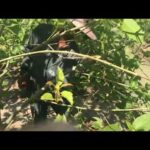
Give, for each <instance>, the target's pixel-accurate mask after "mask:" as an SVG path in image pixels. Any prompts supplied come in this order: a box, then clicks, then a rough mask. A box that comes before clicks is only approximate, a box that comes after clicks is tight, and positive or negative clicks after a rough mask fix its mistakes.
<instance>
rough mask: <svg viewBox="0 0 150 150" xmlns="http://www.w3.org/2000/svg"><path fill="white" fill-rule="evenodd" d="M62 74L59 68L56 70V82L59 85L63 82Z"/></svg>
mask: <svg viewBox="0 0 150 150" xmlns="http://www.w3.org/2000/svg"><path fill="white" fill-rule="evenodd" d="M64 79H65V77H64V73H63V71H62V69H61V68H60V67H58V68H57V75H56V82H57V83H58V84H59V85H61V84H62V83H63V82H64Z"/></svg>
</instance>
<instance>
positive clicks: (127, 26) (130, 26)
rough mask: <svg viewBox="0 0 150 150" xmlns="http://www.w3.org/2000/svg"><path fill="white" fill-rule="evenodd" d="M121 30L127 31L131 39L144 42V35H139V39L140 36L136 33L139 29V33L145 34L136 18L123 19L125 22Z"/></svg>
mask: <svg viewBox="0 0 150 150" xmlns="http://www.w3.org/2000/svg"><path fill="white" fill-rule="evenodd" d="M121 30H122V31H124V32H127V33H126V34H127V36H128V37H129V38H130V39H132V40H134V41H136V42H140V41H141V42H143V39H144V35H138V34H137V35H138V37H139V39H140V40H139V39H138V37H137V35H136V33H137V32H138V31H139V33H140V34H144V32H143V31H140V30H141V28H140V26H139V25H138V24H137V23H136V21H135V20H133V19H124V20H123V24H122V26H121Z"/></svg>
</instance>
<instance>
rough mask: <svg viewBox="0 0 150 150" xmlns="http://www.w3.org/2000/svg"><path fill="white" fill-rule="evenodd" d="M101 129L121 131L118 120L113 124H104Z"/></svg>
mask: <svg viewBox="0 0 150 150" xmlns="http://www.w3.org/2000/svg"><path fill="white" fill-rule="evenodd" d="M102 130H103V131H122V130H121V127H120V124H119V123H118V122H117V123H114V124H110V125H108V126H106V127H105V128H103V129H102Z"/></svg>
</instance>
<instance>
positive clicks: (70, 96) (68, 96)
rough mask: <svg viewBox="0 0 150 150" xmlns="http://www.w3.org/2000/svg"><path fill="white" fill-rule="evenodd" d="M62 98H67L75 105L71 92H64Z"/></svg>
mask: <svg viewBox="0 0 150 150" xmlns="http://www.w3.org/2000/svg"><path fill="white" fill-rule="evenodd" d="M61 96H62V97H64V98H66V100H67V101H68V102H69V103H70V104H71V105H73V94H72V92H70V91H62V92H61Z"/></svg>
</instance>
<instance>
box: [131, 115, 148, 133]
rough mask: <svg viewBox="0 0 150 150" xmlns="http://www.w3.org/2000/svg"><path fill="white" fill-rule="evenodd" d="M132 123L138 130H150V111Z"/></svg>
mask: <svg viewBox="0 0 150 150" xmlns="http://www.w3.org/2000/svg"><path fill="white" fill-rule="evenodd" d="M132 125H133V127H134V129H135V130H136V131H150V113H147V114H144V115H141V116H140V117H137V118H136V119H135V120H134V122H133V124H132Z"/></svg>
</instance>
